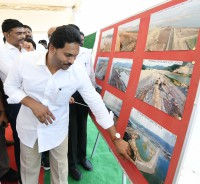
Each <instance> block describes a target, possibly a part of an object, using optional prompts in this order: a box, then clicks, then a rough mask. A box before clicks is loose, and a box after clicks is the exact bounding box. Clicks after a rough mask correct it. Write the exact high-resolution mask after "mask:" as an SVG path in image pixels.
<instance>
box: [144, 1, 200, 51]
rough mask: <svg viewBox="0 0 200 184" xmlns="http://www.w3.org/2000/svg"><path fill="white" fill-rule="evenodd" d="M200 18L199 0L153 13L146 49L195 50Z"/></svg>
mask: <svg viewBox="0 0 200 184" xmlns="http://www.w3.org/2000/svg"><path fill="white" fill-rule="evenodd" d="M199 19H200V1H199V0H189V1H186V2H183V3H180V4H177V5H175V6H172V7H170V8H167V9H164V10H162V11H160V12H156V13H154V14H152V15H151V19H150V26H149V31H148V37H147V43H146V49H145V50H146V51H167V50H195V48H196V43H197V39H198V34H199V28H200V21H199Z"/></svg>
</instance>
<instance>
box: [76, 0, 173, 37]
mask: <svg viewBox="0 0 200 184" xmlns="http://www.w3.org/2000/svg"><path fill="white" fill-rule="evenodd" d="M168 1H169V0H142V1H141V0H123V1H119V0H101V1H99V0H83V2H82V4H81V7H80V8H79V10H78V11H77V12H76V15H75V24H76V25H78V26H79V27H80V29H81V30H82V31H83V32H84V34H85V35H89V34H91V33H94V32H96V31H98V30H100V29H102V28H104V27H107V26H109V25H112V24H114V23H117V22H119V21H121V20H124V19H126V18H129V17H131V16H133V15H136V14H138V13H140V12H143V11H145V10H147V9H150V8H152V7H154V6H158V5H159V4H163V3H165V2H168Z"/></svg>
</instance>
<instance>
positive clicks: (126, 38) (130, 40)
mask: <svg viewBox="0 0 200 184" xmlns="http://www.w3.org/2000/svg"><path fill="white" fill-rule="evenodd" d="M139 24H140V19H137V20H134V21H131V22H128V23H126V24H123V25H121V26H119V27H118V33H117V40H116V45H115V52H132V51H135V48H136V43H137V37H138V30H139Z"/></svg>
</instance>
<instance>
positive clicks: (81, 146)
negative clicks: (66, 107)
mask: <svg viewBox="0 0 200 184" xmlns="http://www.w3.org/2000/svg"><path fill="white" fill-rule="evenodd" d="M69 25H70V26H72V27H74V28H75V29H77V30H78V31H79V32H80V29H79V27H78V26H76V25H74V24H69ZM80 33H81V32H80ZM83 35H84V34H83V33H82V36H81V44H80V45H83V43H84V38H83ZM75 62H76V63H79V64H80V65H82V66H83V68H85V69H86V71H87V74H88V76H89V78H90V80H91V82H92V84H93V86H94V87H95V84H96V82H95V74H94V70H93V66H92V55H91V49H87V48H83V47H80V51H79V54H78V56H77V58H76V60H75ZM72 97H73V99H74V101H75V102H77V103H79V104H77V103H72V104H70V113H69V143H68V163H69V174H70V175H71V176H72V178H74V179H75V180H81V178H82V173H81V171H80V170H79V168H78V165H79V164H80V165H81V166H82V167H83V168H84V169H85V170H87V171H92V169H93V167H92V163H91V162H90V161H89V160H88V159H87V158H86V148H87V117H88V113H89V108H88V107H87V104H86V103H85V101H84V100H83V98H82V96H81V95H80V93H79V92H78V91H76V92H75V93H74V94H73V95H72Z"/></svg>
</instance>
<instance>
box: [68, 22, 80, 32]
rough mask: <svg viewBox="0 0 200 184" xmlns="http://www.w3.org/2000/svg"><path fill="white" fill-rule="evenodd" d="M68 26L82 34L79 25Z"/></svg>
mask: <svg viewBox="0 0 200 184" xmlns="http://www.w3.org/2000/svg"><path fill="white" fill-rule="evenodd" d="M68 26H72V27H73V28H75V29H76V30H77V31H78V32H79V33H80V28H79V27H78V26H77V25H75V24H68Z"/></svg>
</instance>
